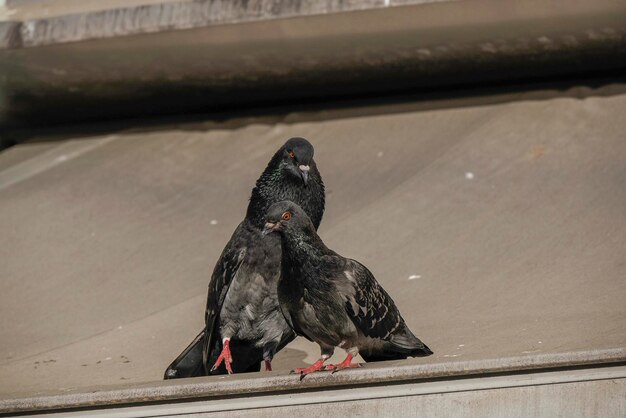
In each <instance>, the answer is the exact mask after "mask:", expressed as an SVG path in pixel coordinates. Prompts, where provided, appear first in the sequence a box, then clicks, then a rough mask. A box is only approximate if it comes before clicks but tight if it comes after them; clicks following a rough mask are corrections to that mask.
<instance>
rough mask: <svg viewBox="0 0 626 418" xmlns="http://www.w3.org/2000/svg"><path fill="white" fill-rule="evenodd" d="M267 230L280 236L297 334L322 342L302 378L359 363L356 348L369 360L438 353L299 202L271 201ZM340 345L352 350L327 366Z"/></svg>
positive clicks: (285, 297)
mask: <svg viewBox="0 0 626 418" xmlns="http://www.w3.org/2000/svg"><path fill="white" fill-rule="evenodd" d="M263 233H264V234H266V235H268V236H271V235H279V236H280V237H281V246H282V265H281V277H280V279H279V281H278V301H279V304H280V309H281V311H282V313H283V315H284V316H285V319H286V320H287V322H288V323H289V325H290V326H291V327H292V328H293V330H294V331H295V332H296V333H297V334H299V335H303V336H304V337H306V338H307V339H309V340H311V341H313V342H316V343H317V344H319V346H320V348H321V358H320V359H319V360H318V361H317V362H315V363H314V364H313V365H311V366H310V367H306V368H300V369H295V370H294V372H295V373H299V374H300V375H301V378H303V377H304V376H305V375H306V374H308V373H312V372H315V371H321V370H333V372H335V371H338V370H342V369H349V368H354V367H359V366H360V365H359V364H358V363H352V359H353V358H354V357H355V356H356V355H357V354H361V356H362V357H363V359H365V361H378V360H391V359H405V358H407V357H408V356H411V357H423V356H429V355H431V354H433V352H432V351H431V350H430V348H428V347H427V346H426V345H425V344H424V343H423V342H422V341H420V340H419V338H417V337H416V336H415V335H414V334H413V333H412V332H411V330H410V329H409V327H408V326H407V324H406V323H405V322H404V319H403V318H402V316H401V315H400V312H399V311H398V308H397V307H396V305H395V303H394V301H393V299H391V296H389V294H388V293H387V292H386V291H385V290H384V289H383V288H382V286H381V285H380V284H379V283H378V282H377V281H376V279H375V278H374V276H373V275H372V273H371V272H370V271H369V270H368V269H367V268H366V267H365V266H364V265H363V264H361V263H359V262H358V261H355V260H351V259H349V258H345V257H342V256H340V255H339V254H337V253H336V252H334V251H333V250H331V249H329V248H328V247H326V245H324V242H322V239H321V238H320V237H319V236H318V235H317V232H316V228H315V226H314V224H313V223H312V222H311V219H310V218H309V217H308V216H307V214H306V212H305V211H304V210H302V208H301V207H300V206H298V205H297V204H296V203H294V202H289V201H284V202H278V203H276V204H274V205H272V207H271V208H269V210H268V212H267V215H266V223H265V228H264V230H263ZM335 347H341V348H343V349H344V350H346V351H347V353H348V355H347V357H346V359H345V360H344V361H343V362H341V363H339V364H335V365H328V366H324V362H325V361H326V360H327V359H328V358H330V357H331V356H332V354H333V352H334V350H335Z"/></svg>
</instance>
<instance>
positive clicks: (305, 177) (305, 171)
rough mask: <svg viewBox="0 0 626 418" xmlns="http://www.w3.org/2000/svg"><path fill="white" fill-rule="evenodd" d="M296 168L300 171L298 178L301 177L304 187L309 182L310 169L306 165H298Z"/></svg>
mask: <svg viewBox="0 0 626 418" xmlns="http://www.w3.org/2000/svg"><path fill="white" fill-rule="evenodd" d="M298 168H299V169H300V177H302V181H303V182H304V185H305V186H306V185H307V184H308V182H309V170H310V169H311V168H310V167H309V166H308V165H300V166H298Z"/></svg>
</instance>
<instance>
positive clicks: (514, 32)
mask: <svg viewBox="0 0 626 418" xmlns="http://www.w3.org/2000/svg"><path fill="white" fill-rule="evenodd" d="M387 5H388V6H387ZM15 16H16V15H13V16H11V19H15V18H16V17H15ZM0 34H3V35H2V36H0V43H2V44H3V45H4V46H5V49H3V50H0V72H1V73H2V74H3V77H1V78H0V123H2V124H4V125H7V126H25V125H27V126H33V125H47V124H51V123H73V122H77V121H83V120H90V119H101V118H109V119H110V118H119V117H129V116H145V115H159V114H172V113H189V112H207V111H216V110H224V109H225V108H229V107H230V108H233V107H236V108H239V107H240V106H242V105H259V104H265V103H277V102H285V101H292V100H319V99H321V98H328V97H335V98H336V97H342V96H346V95H353V94H377V93H380V92H389V91H394V90H395V91H397V90H401V91H403V90H406V89H434V88H440V87H442V86H458V85H467V84H476V83H483V84H484V83H495V82H502V81H511V80H523V79H529V78H537V77H557V76H558V77H561V76H571V75H580V74H587V73H589V72H594V71H595V72H598V71H600V72H603V71H621V69H623V68H626V58H625V57H626V4H625V3H624V2H621V1H617V0H600V1H590V0H577V1H573V2H572V1H567V2H566V1H557V2H556V3H554V2H550V3H543V2H539V3H537V2H533V1H530V0H528V1H522V2H515V3H510V2H501V1H496V0H461V1H438V2H423V1H416V2H415V1H400V2H397V1H396V2H384V1H382V0H381V1H379V0H372V1H348V2H342V1H331V2H322V3H319V2H286V1H269V0H266V1H249V2H232V3H231V2H227V3H224V4H222V2H219V1H217V0H212V1H208V0H207V1H195V2H188V1H179V2H164V3H163V2H162V3H156V4H152V5H148V6H136V7H128V8H118V9H112V10H95V11H90V12H89V11H87V12H84V13H82V14H70V15H59V16H53V17H48V18H29V19H25V20H21V21H20V20H17V21H16V22H13V23H10V22H9V23H5V24H4V29H2V31H0ZM7 48H8V49H7Z"/></svg>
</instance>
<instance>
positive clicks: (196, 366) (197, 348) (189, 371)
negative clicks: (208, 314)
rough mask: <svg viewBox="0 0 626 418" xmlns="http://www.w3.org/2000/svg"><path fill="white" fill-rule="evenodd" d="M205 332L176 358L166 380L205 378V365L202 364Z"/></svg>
mask: <svg viewBox="0 0 626 418" xmlns="http://www.w3.org/2000/svg"><path fill="white" fill-rule="evenodd" d="M204 336H205V333H204V330H202V331H201V332H200V334H198V336H197V337H196V338H195V339H194V340H193V341H192V342H191V344H189V346H187V348H185V350H184V351H183V352H182V353H181V354H180V355H179V356H178V357H176V360H174V361H173V362H172V364H170V365H169V366H168V367H167V370H165V376H164V377H163V378H164V379H179V378H184V377H197V376H204V375H205V373H204V363H203V362H202V357H203V354H202V349H203V343H204Z"/></svg>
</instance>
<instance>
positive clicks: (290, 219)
mask: <svg viewBox="0 0 626 418" xmlns="http://www.w3.org/2000/svg"><path fill="white" fill-rule="evenodd" d="M307 229H310V230H312V231H315V227H314V226H313V223H312V222H311V219H310V218H309V216H308V215H307V214H306V212H305V211H304V210H303V209H302V208H301V207H300V206H298V205H297V204H295V203H293V202H290V201H288V200H283V201H282V202H277V203H274V204H273V205H272V206H270V208H269V209H268V210H267V214H266V215H265V228H264V229H263V235H267V234H270V233H272V232H279V233H281V234H294V233H296V234H297V233H298V231H302V230H307Z"/></svg>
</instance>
